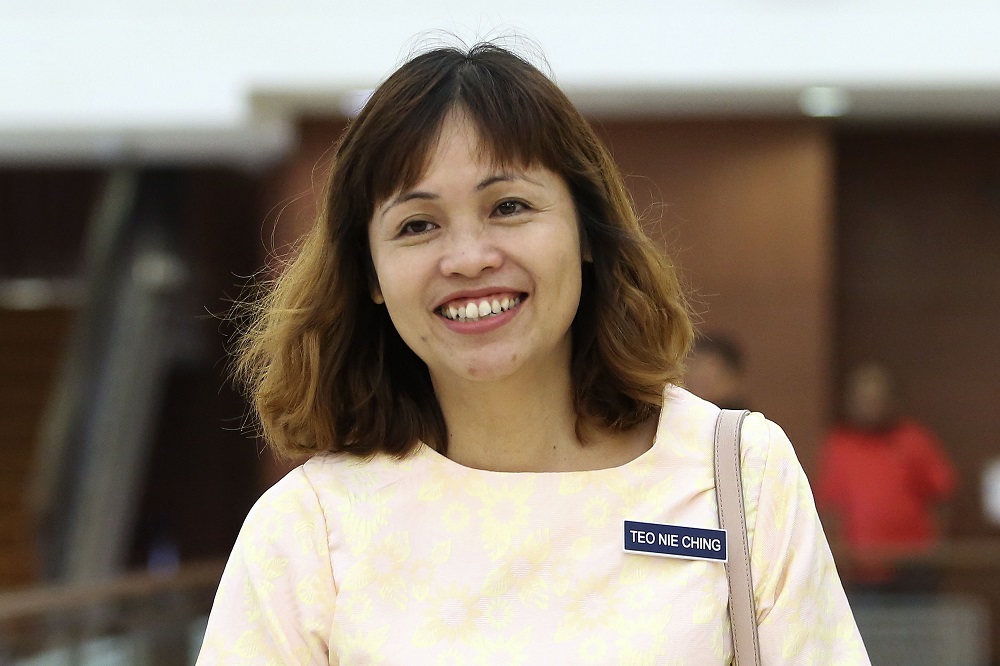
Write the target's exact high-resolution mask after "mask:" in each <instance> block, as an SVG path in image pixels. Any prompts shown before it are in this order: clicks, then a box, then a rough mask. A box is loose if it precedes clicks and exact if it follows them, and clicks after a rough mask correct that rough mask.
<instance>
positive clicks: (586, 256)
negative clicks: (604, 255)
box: [580, 230, 594, 264]
mask: <svg viewBox="0 0 1000 666" xmlns="http://www.w3.org/2000/svg"><path fill="white" fill-rule="evenodd" d="M580 256H581V257H583V260H584V262H586V263H590V264H592V263H594V255H593V254H592V253H591V251H590V239H589V238H587V233H586V232H585V231H582V230H581V232H580Z"/></svg>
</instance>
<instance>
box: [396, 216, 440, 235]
mask: <svg viewBox="0 0 1000 666" xmlns="http://www.w3.org/2000/svg"><path fill="white" fill-rule="evenodd" d="M436 227H437V225H436V224H434V223H433V222H431V221H429V220H410V221H409V222H407V223H405V224H404V225H403V226H402V227H401V228H400V230H399V235H400V236H417V235H420V234H425V233H427V232H428V231H432V230H433V229H435V228H436Z"/></svg>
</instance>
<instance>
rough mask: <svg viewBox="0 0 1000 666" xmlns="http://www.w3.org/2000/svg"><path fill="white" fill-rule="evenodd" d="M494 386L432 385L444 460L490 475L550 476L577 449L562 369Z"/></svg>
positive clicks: (573, 417) (566, 379) (568, 384)
mask: <svg viewBox="0 0 1000 666" xmlns="http://www.w3.org/2000/svg"><path fill="white" fill-rule="evenodd" d="M523 374H529V375H530V376H517V377H509V378H505V379H504V380H502V381H498V382H468V381H435V382H434V391H435V393H436V394H437V398H438V402H439V403H440V405H441V411H442V413H443V414H444V420H445V423H447V425H448V457H449V458H451V459H452V460H454V461H455V462H458V463H460V464H462V465H465V466H467V467H475V468H477V469H489V470H494V471H504V472H518V471H552V467H553V465H557V463H558V461H559V460H560V459H561V458H564V457H566V456H568V455H571V454H570V452H571V451H573V450H576V449H579V448H580V444H579V441H578V440H577V437H576V412H575V410H574V408H573V394H572V388H571V386H572V385H571V382H570V377H569V370H568V369H567V370H566V372H565V373H564V376H559V374H560V373H555V374H553V373H540V372H532V373H523Z"/></svg>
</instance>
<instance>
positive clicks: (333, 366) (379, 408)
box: [236, 43, 693, 456]
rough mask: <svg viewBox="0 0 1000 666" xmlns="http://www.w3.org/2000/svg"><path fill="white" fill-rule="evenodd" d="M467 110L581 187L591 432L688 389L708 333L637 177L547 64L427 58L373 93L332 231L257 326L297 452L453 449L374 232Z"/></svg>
mask: <svg viewBox="0 0 1000 666" xmlns="http://www.w3.org/2000/svg"><path fill="white" fill-rule="evenodd" d="M455 109H460V110H462V111H463V112H464V113H465V115H466V117H468V118H469V119H470V121H471V122H472V123H473V124H474V125H475V126H476V127H477V129H478V131H479V134H480V142H481V143H480V145H482V146H484V147H485V150H484V152H485V153H486V154H488V155H489V156H490V157H491V158H492V159H493V161H494V162H495V163H496V164H497V165H498V166H508V165H518V166H528V165H536V164H538V165H541V166H544V167H546V168H548V169H550V170H551V171H553V172H555V173H557V174H559V175H561V176H562V178H563V179H564V180H565V182H566V183H567V185H568V187H569V190H570V193H571V195H572V197H573V200H574V202H575V205H576V209H577V214H578V216H579V220H580V225H581V230H582V235H583V239H584V243H585V244H586V247H588V248H589V251H590V254H591V257H592V261H591V262H587V263H585V264H584V268H583V292H582V295H581V300H580V306H579V309H578V311H577V314H576V317H575V319H574V321H573V331H572V339H573V357H572V369H571V372H572V379H573V386H574V403H575V406H576V410H577V414H578V424H580V425H578V430H579V429H580V428H581V427H583V428H584V429H586V428H588V427H591V426H597V427H604V428H610V429H615V430H625V429H628V428H630V427H632V426H634V425H636V424H638V423H640V422H642V421H644V420H646V419H648V418H649V417H651V416H652V415H654V414H655V413H656V412H657V410H658V409H659V406H660V404H661V401H662V393H663V390H664V388H665V386H666V385H667V384H668V383H676V382H678V381H679V380H680V376H681V364H682V360H683V358H684V356H685V355H686V354H687V351H688V347H689V346H690V343H691V339H692V335H693V334H692V327H691V323H690V319H689V317H688V312H687V307H686V302H685V299H684V295H683V291H682V289H681V287H680V284H679V281H678V278H677V274H676V271H675V270H674V268H673V266H672V265H671V263H670V262H669V260H668V259H667V258H666V257H664V256H663V254H662V253H661V252H660V251H659V249H658V248H657V247H656V246H655V244H654V243H653V242H652V241H651V240H650V239H649V238H648V237H647V236H646V235H645V234H644V233H643V231H642V229H641V226H640V224H639V221H638V219H637V217H636V215H635V212H634V210H633V207H632V204H631V201H630V199H629V197H628V194H627V193H626V190H625V186H624V183H623V182H622V178H621V174H620V173H619V170H618V168H617V166H616V165H615V164H614V162H613V161H612V159H611V157H610V156H609V154H608V152H607V151H606V149H605V148H604V147H603V145H602V144H601V142H600V140H599V139H598V138H597V136H596V135H595V133H594V131H593V129H592V128H591V127H590V125H589V124H588V123H587V122H586V121H585V120H584V119H583V117H582V116H581V115H580V114H579V112H578V111H577V110H576V109H575V107H574V106H573V105H572V103H571V102H570V101H569V99H568V98H567V97H566V96H565V95H564V94H563V92H562V91H561V90H559V88H557V87H556V85H555V84H554V83H553V82H552V81H550V80H549V79H548V78H547V77H546V76H545V75H544V74H543V73H542V72H540V71H539V70H538V69H537V68H535V67H534V66H533V65H531V64H530V63H528V62H527V61H526V60H524V59H523V58H521V57H519V56H517V55H515V54H514V53H511V52H510V51H508V50H506V49H504V48H501V47H499V46H496V45H494V44H489V43H485V44H478V45H476V46H473V47H472V48H471V49H469V50H467V51H464V50H461V49H457V48H439V49H435V50H432V51H429V52H427V53H424V54H422V55H419V56H417V57H415V58H413V59H412V60H410V61H409V62H407V63H406V64H404V65H403V66H402V67H400V68H399V69H398V70H396V72H395V73H393V74H392V75H391V76H390V77H389V78H388V79H387V80H386V81H385V82H384V83H383V84H382V85H381V86H379V88H378V89H377V90H376V91H375V92H374V94H373V95H372V96H371V98H370V99H369V100H368V102H367V103H366V104H365V106H364V108H363V109H362V111H361V112H360V114H359V115H358V116H357V118H355V119H354V121H353V122H352V123H351V124H350V126H349V127H348V129H347V131H346V132H345V133H344V135H343V137H342V138H341V139H340V141H339V143H338V144H337V146H336V150H335V153H334V156H333V159H332V166H331V168H330V173H329V179H328V181H327V186H326V190H325V193H324V201H323V202H322V206H321V210H320V213H319V215H318V219H317V221H316V224H315V225H314V227H313V228H312V229H311V231H310V232H309V233H308V234H307V235H306V236H305V237H304V239H303V241H302V243H301V245H300V247H299V251H298V254H297V256H296V258H295V259H294V260H293V261H292V262H291V264H290V265H289V266H288V267H287V269H286V270H285V271H284V273H283V274H282V275H281V276H280V277H279V278H278V279H277V280H276V281H274V283H272V284H270V285H268V287H269V288H268V290H267V293H265V295H264V296H263V297H262V298H261V299H259V300H258V301H255V302H251V303H249V304H247V305H245V306H244V310H243V312H244V314H248V315H249V317H250V322H249V325H248V327H247V329H246V331H245V333H244V336H243V337H242V339H241V342H240V345H239V347H238V348H237V350H236V376H237V379H238V380H239V381H240V382H241V383H242V384H243V386H244V387H245V389H246V391H247V392H248V394H249V396H250V397H251V399H252V401H253V405H254V408H255V410H256V413H257V416H258V418H259V422H260V426H261V431H262V433H263V435H264V436H265V437H266V439H267V441H268V442H269V443H270V445H271V446H272V447H273V449H274V450H275V451H276V452H277V453H278V454H279V455H282V456H295V455H299V454H308V453H315V452H319V451H346V452H350V453H355V454H359V455H371V454H373V453H375V452H378V451H384V452H388V453H392V454H396V455H405V454H406V453H408V452H410V451H412V450H413V449H414V448H415V447H416V446H417V444H418V443H419V442H420V441H423V442H425V443H427V444H428V445H430V446H432V447H434V448H436V449H437V450H439V451H441V452H442V453H443V452H444V449H445V445H446V444H445V443H446V442H447V437H446V424H445V422H444V418H443V416H442V414H441V409H440V406H439V405H438V403H437V400H436V398H435V397H434V391H433V389H432V387H431V381H430V375H429V372H428V370H427V367H426V366H425V365H424V363H423V362H422V361H421V360H420V359H419V358H418V357H417V356H416V355H415V354H414V353H413V352H412V351H410V349H409V348H408V347H407V346H406V345H405V344H404V343H403V341H402V339H401V338H400V337H399V335H398V333H397V332H396V330H395V328H394V327H393V324H392V322H391V321H390V319H389V316H388V313H387V311H386V309H385V307H384V306H381V305H377V304H376V303H374V302H373V301H372V299H371V297H370V294H371V291H370V286H371V280H372V277H373V275H372V273H373V268H372V264H371V257H370V255H369V250H368V240H367V233H368V224H369V221H370V219H371V216H372V214H373V213H374V210H375V207H376V206H377V205H379V204H380V203H381V202H382V201H384V200H385V199H386V198H388V197H389V196H391V195H392V194H394V193H395V192H398V191H400V190H401V189H406V188H408V187H411V186H412V185H414V184H415V183H416V182H417V181H418V180H419V179H420V177H421V176H422V174H423V171H424V170H425V168H426V162H427V159H428V157H429V154H430V153H431V152H432V150H433V148H434V146H435V142H436V141H437V138H438V134H439V131H440V128H441V126H442V123H443V121H444V119H445V117H446V116H447V115H448V113H449V112H450V111H452V110H455Z"/></svg>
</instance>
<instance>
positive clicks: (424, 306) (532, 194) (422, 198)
mask: <svg viewBox="0 0 1000 666" xmlns="http://www.w3.org/2000/svg"><path fill="white" fill-rule="evenodd" d="M369 247H370V250H371V256H372V261H373V263H374V266H375V273H376V277H377V281H378V283H377V285H375V286H374V287H373V298H375V300H376V301H377V302H384V303H385V306H386V308H387V309H388V312H389V316H390V317H391V319H392V322H393V324H394V325H395V327H396V330H397V331H398V332H399V335H400V337H401V338H402V339H403V341H404V342H406V344H407V345H408V346H409V347H410V349H412V350H413V352H414V353H416V355H417V356H419V357H420V358H421V359H422V360H423V361H424V362H425V363H426V364H427V366H428V368H429V369H430V373H431V377H432V378H433V380H434V382H435V384H438V383H439V382H449V381H459V380H468V381H486V382H491V381H500V380H504V379H507V378H510V377H514V376H517V375H518V374H521V375H523V376H525V377H531V376H544V374H543V375H539V373H551V372H558V371H562V372H565V371H566V369H567V368H568V367H569V363H570V354H571V348H572V347H571V339H570V325H571V324H572V322H573V318H574V316H575V315H576V311H577V307H578V306H579V303H580V290H581V261H582V259H581V244H580V233H579V225H578V221H577V215H576V209H575V206H574V203H573V200H572V197H571V196H570V193H569V190H568V188H567V186H566V184H565V183H564V182H563V180H562V178H561V177H560V176H558V175H557V174H555V173H553V172H551V171H549V170H547V169H544V168H540V167H532V168H527V169H518V170H512V171H499V170H497V169H495V168H494V167H492V166H491V165H490V164H489V160H488V159H486V160H484V159H481V158H480V156H479V153H478V136H477V132H476V130H475V128H474V126H473V125H472V124H471V123H470V122H469V121H468V120H466V119H465V118H464V116H463V115H462V114H461V113H453V114H450V115H449V118H448V119H446V120H445V122H444V126H443V127H442V131H441V137H440V140H439V142H438V144H437V146H436V148H435V149H434V151H433V153H432V155H431V159H430V162H429V165H428V169H427V172H426V173H425V174H424V176H423V177H422V179H421V180H420V182H418V183H417V184H416V185H415V186H414V187H413V188H412V189H410V190H407V191H405V192H397V193H396V194H395V195H393V196H392V197H390V198H389V200H387V201H384V202H381V203H380V204H379V205H378V206H377V207H376V210H375V212H374V215H373V216H372V220H371V222H370V227H369Z"/></svg>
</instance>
